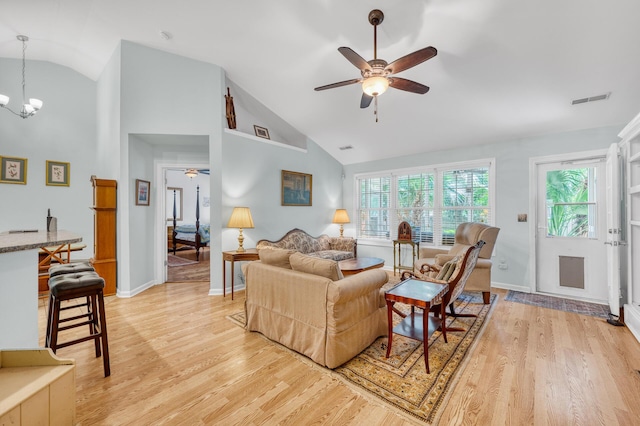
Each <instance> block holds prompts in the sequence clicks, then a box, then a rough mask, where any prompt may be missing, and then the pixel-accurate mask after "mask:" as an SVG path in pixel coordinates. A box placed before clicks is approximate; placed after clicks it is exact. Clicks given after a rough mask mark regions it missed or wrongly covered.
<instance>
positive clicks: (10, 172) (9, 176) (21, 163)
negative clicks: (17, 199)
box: [0, 156, 27, 185]
mask: <svg viewBox="0 0 640 426" xmlns="http://www.w3.org/2000/svg"><path fill="white" fill-rule="evenodd" d="M0 167H2V170H0V183H19V184H22V185H26V184H27V159H26V158H16V157H2V156H0Z"/></svg>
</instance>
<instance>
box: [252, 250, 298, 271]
mask: <svg viewBox="0 0 640 426" xmlns="http://www.w3.org/2000/svg"><path fill="white" fill-rule="evenodd" d="M295 252H296V251H295V250H285V249H279V248H271V247H270V248H264V249H260V250H258V256H259V257H260V260H261V261H262V263H264V264H267V265H273V266H279V267H280V268H286V269H291V263H289V256H291V255H292V254H293V253H295Z"/></svg>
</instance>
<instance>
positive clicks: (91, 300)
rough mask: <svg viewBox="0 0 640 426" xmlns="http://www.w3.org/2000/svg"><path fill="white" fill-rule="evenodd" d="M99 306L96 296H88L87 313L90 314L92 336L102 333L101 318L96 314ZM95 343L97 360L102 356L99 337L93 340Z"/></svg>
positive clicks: (90, 332)
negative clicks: (99, 321)
mask: <svg viewBox="0 0 640 426" xmlns="http://www.w3.org/2000/svg"><path fill="white" fill-rule="evenodd" d="M97 306H98V305H97V304H96V295H95V294H92V295H91V296H87V313H88V314H89V321H91V323H90V324H89V334H90V335H92V336H93V335H96V334H98V333H100V329H101V328H100V327H101V324H99V323H98V320H99V318H98V315H97V312H96V309H97ZM93 343H94V344H95V347H96V358H98V357H99V356H100V355H101V350H100V339H99V336H96V338H95V339H93Z"/></svg>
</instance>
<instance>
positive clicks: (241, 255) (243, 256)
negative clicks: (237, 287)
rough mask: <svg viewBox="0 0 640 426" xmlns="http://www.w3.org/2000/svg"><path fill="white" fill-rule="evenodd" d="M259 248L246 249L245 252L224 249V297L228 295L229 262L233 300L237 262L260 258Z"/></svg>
mask: <svg viewBox="0 0 640 426" xmlns="http://www.w3.org/2000/svg"><path fill="white" fill-rule="evenodd" d="M259 259H260V257H259V256H258V250H257V249H246V250H245V251H243V252H238V251H236V250H233V251H223V252H222V297H227V271H226V266H227V262H231V300H233V279H234V264H235V262H247V261H251V260H259Z"/></svg>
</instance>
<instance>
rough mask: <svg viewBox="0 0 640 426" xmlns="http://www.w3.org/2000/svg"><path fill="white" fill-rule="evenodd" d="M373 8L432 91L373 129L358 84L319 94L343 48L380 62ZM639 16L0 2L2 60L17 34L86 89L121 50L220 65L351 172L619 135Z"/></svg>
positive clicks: (317, 5)
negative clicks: (598, 133) (431, 155)
mask: <svg viewBox="0 0 640 426" xmlns="http://www.w3.org/2000/svg"><path fill="white" fill-rule="evenodd" d="M372 9H381V10H382V11H383V12H384V15H385V17H384V22H383V23H382V24H381V25H380V26H379V28H378V57H379V58H383V59H385V60H386V61H388V62H391V61H393V60H395V59H397V58H399V57H401V56H404V55H406V54H408V53H410V52H413V51H415V50H418V49H421V48H423V47H426V46H434V47H436V48H437V49H438V55H437V56H436V57H435V58H433V59H431V60H428V61H427V62H424V63H422V64H420V65H418V66H416V67H414V68H411V69H409V70H407V71H404V72H403V73H401V74H400V76H401V77H405V78H408V79H411V80H415V81H417V82H420V83H422V84H425V85H427V86H429V87H430V88H431V90H430V91H429V92H428V93H427V94H425V95H417V94H413V93H408V92H404V91H400V90H395V89H389V90H388V91H387V92H386V93H384V94H383V95H381V96H380V97H379V102H378V113H379V122H377V123H376V122H375V118H374V115H373V111H374V106H373V104H372V105H371V106H370V107H369V108H367V109H361V108H360V106H359V105H360V97H361V93H362V91H361V88H360V86H359V85H357V84H354V85H350V86H345V87H340V88H336V89H331V90H327V91H322V92H316V91H314V90H313V88H314V87H317V86H321V85H325V84H329V83H334V82H337V81H342V80H348V79H352V78H358V77H360V73H359V71H358V69H357V68H355V67H354V66H353V65H352V64H351V63H349V62H348V61H347V60H346V59H345V58H344V57H343V56H342V55H341V54H340V53H339V52H338V50H337V49H338V47H341V46H347V47H350V48H351V49H353V50H354V51H355V52H357V53H358V54H360V55H361V56H362V57H364V58H365V59H366V60H369V59H373V27H372V26H371V25H370V24H369V22H368V20H367V16H368V14H369V11H371V10H372ZM638 16H640V2H638V1H637V0H615V1H612V0H608V1H607V0H562V1H558V0H539V1H536V2H531V1H513V0H482V1H472V0H386V1H377V2H373V1H369V0H362V1H344V0H315V1H300V0H278V1H264V0H236V1H230V0H225V1H222V0H181V1H176V0H135V1H134V0H29V1H11V0H0V57H10V58H19V57H21V54H22V51H21V45H20V42H18V41H17V40H16V35H18V34H25V35H28V36H29V37H30V39H31V40H30V41H29V44H28V49H27V59H37V60H45V61H51V62H54V63H58V64H61V65H64V66H68V67H70V68H72V69H74V70H76V71H78V72H80V73H82V74H84V75H86V76H88V77H90V78H92V79H94V80H95V79H97V78H98V77H99V76H100V73H101V71H102V70H103V67H104V66H105V64H106V63H107V61H108V60H109V58H110V57H111V55H112V54H113V52H114V49H115V48H116V46H117V44H118V42H119V41H120V40H130V41H133V42H135V43H139V44H142V45H145V46H149V47H153V48H157V49H161V50H164V51H167V52H171V53H175V54H179V55H183V56H186V57H189V58H193V59H197V60H201V61H205V62H210V63H213V64H217V65H220V66H221V67H223V68H224V69H225V71H226V73H227V76H228V77H229V78H230V79H231V80H233V81H234V82H235V83H236V84H237V85H238V86H240V87H242V88H243V89H245V90H246V91H247V92H249V93H251V94H252V95H253V96H254V97H255V98H256V99H257V100H258V101H260V102H261V103H263V104H264V105H265V106H267V107H268V108H269V109H271V110H272V111H273V112H275V113H276V114H277V115H279V116H280V117H282V118H283V119H284V120H286V121H287V122H289V123H290V124H291V125H292V126H294V127H295V128H296V129H298V130H299V131H300V132H302V133H304V134H306V135H307V136H308V137H309V138H310V139H312V140H313V141H315V142H316V143H318V144H319V145H320V146H322V147H323V148H324V149H325V150H327V151H328V152H329V153H330V154H331V155H333V156H334V157H335V158H336V159H338V160H339V161H340V162H342V163H343V164H351V163H357V162H362V161H369V160H377V159H384V158H389V157H394V156H399V155H407V154H412V153H417V152H425V151H434V150H441V149H447V148H452V147H464V146H469V145H473V144H487V143H493V142H501V141H509V140H516V139H518V138H522V137H529V136H535V135H541V134H548V133H556V132H562V131H568V130H576V129H584V128H594V127H601V126H608V125H623V124H624V123H626V122H628V121H629V120H631V119H632V118H633V117H634V116H635V114H636V113H637V112H638V111H640V54H639V51H640V31H639V30H638V23H637V20H638ZM161 31H164V32H166V33H168V34H169V35H170V38H169V39H168V40H165V39H164V38H163V37H161ZM0 72H4V70H0ZM1 92H2V90H0V93H1ZM608 93H610V96H609V98H608V99H607V100H604V101H598V102H588V103H583V104H578V105H572V104H571V103H572V100H575V99H581V98H588V97H593V96H597V95H601V94H608ZM44 112H45V110H44V109H43V112H42V113H44ZM347 145H350V146H352V147H353V149H349V150H340V149H339V148H340V147H343V146H347Z"/></svg>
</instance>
